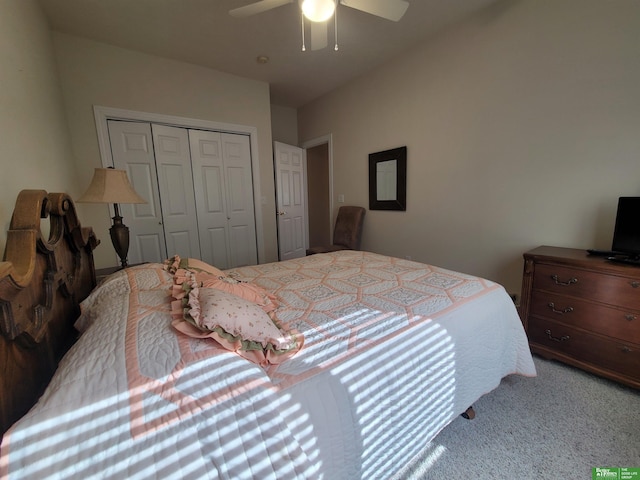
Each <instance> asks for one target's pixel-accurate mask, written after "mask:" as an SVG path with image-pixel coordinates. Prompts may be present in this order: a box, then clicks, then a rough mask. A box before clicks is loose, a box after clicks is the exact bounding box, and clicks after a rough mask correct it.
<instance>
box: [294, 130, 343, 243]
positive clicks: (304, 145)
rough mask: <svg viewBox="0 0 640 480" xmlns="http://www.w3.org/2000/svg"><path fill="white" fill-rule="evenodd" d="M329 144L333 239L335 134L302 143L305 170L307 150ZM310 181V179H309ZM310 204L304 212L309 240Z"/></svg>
mask: <svg viewBox="0 0 640 480" xmlns="http://www.w3.org/2000/svg"><path fill="white" fill-rule="evenodd" d="M325 143H326V144H327V152H328V153H327V156H328V157H329V158H328V159H327V160H328V163H329V212H330V214H329V238H330V239H332V238H333V228H334V226H335V225H334V221H333V205H334V202H333V135H332V134H331V133H328V134H327V135H323V136H321V137H317V138H312V139H311V140H307V141H306V142H303V143H302V148H303V149H304V150H305V171H306V161H307V158H306V157H307V156H306V150H307V149H308V148H313V147H317V146H318V145H324V144H325ZM307 181H308V179H307ZM308 205H309V202H306V205H305V209H307V210H306V211H305V212H304V213H305V222H306V225H305V227H306V229H307V242H308V241H309V211H308Z"/></svg>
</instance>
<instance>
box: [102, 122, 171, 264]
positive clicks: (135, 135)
mask: <svg viewBox="0 0 640 480" xmlns="http://www.w3.org/2000/svg"><path fill="white" fill-rule="evenodd" d="M107 125H108V128H109V140H110V143H111V154H112V157H113V165H114V167H115V168H117V169H121V170H126V171H127V174H128V175H129V180H130V181H131V184H132V185H133V188H134V189H135V191H136V192H137V193H138V195H140V196H141V197H142V198H144V199H145V200H146V201H147V203H144V204H135V205H131V204H121V205H120V211H121V215H122V217H123V222H124V224H125V225H127V226H128V227H129V229H130V245H129V255H128V258H129V263H130V264H136V263H142V262H158V261H160V262H161V261H162V260H164V259H165V258H166V257H167V248H166V244H165V237H164V227H163V224H162V223H163V222H162V212H161V210H160V196H159V192H158V178H157V174H156V161H155V153H154V148H153V138H152V136H151V125H150V124H148V123H138V122H126V121H119V120H109V121H108V122H107Z"/></svg>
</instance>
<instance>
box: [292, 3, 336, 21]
mask: <svg viewBox="0 0 640 480" xmlns="http://www.w3.org/2000/svg"><path fill="white" fill-rule="evenodd" d="M300 8H301V9H302V13H303V15H304V16H305V17H306V18H307V19H309V20H310V21H312V22H325V21H327V20H329V19H330V18H331V16H332V15H333V12H335V10H336V2H335V0H301V2H300Z"/></svg>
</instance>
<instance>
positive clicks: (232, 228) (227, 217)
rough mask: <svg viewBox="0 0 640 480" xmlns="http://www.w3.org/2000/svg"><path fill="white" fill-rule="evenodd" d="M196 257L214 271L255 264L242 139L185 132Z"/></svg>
mask: <svg viewBox="0 0 640 480" xmlns="http://www.w3.org/2000/svg"><path fill="white" fill-rule="evenodd" d="M189 141H190V145H191V163H192V168H193V174H194V175H193V178H194V189H195V198H196V209H197V215H198V229H199V234H200V247H201V254H202V257H201V258H202V259H203V260H204V261H206V262H208V263H210V264H212V265H215V266H216V267H218V268H221V269H225V268H233V267H240V266H244V265H255V264H256V263H258V250H257V244H256V229H255V211H254V208H255V207H254V198H253V178H252V171H251V147H250V142H249V137H248V136H247V135H240V134H230V133H220V132H210V131H203V130H189Z"/></svg>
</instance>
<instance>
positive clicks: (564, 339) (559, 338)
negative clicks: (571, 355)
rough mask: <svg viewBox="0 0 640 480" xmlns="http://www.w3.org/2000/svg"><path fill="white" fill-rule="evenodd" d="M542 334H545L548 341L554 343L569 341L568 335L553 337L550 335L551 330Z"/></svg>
mask: <svg viewBox="0 0 640 480" xmlns="http://www.w3.org/2000/svg"><path fill="white" fill-rule="evenodd" d="M544 333H546V334H547V336H548V337H549V339H550V340H553V341H554V342H566V341H567V340H569V335H563V336H562V337H554V336H553V335H551V330H545V331H544Z"/></svg>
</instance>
